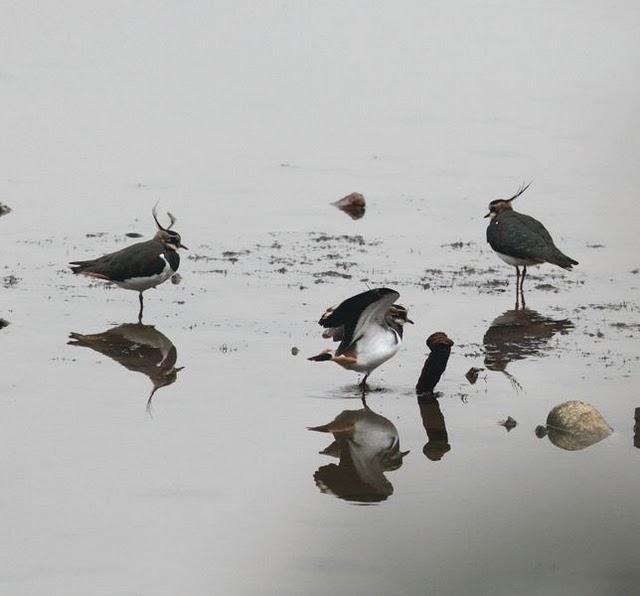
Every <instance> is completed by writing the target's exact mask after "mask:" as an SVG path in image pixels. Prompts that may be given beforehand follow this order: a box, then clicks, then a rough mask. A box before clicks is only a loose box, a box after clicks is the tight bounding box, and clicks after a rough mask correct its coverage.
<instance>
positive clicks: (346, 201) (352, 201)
mask: <svg viewBox="0 0 640 596" xmlns="http://www.w3.org/2000/svg"><path fill="white" fill-rule="evenodd" d="M332 205H335V206H336V207H337V208H338V209H340V211H344V212H345V213H346V214H347V215H348V216H349V217H351V219H360V218H361V217H364V212H365V210H366V206H367V205H366V202H365V200H364V196H362V195H361V194H360V193H359V192H352V193H351V194H350V195H347V196H346V197H343V198H342V199H340V200H339V201H336V202H335V203H332Z"/></svg>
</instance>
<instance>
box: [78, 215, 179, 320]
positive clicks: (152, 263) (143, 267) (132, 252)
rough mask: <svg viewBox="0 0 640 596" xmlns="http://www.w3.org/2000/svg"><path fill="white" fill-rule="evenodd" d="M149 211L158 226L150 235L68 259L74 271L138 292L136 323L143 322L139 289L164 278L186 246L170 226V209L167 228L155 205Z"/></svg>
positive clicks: (166, 278)
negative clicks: (109, 250) (118, 247)
mask: <svg viewBox="0 0 640 596" xmlns="http://www.w3.org/2000/svg"><path fill="white" fill-rule="evenodd" d="M152 214H153V219H154V220H155V222H156V225H157V226H158V231H157V232H156V235H155V236H154V237H153V239H151V240H147V241H146V242H138V243H136V244H132V245H131V246H127V247H126V248H123V249H121V250H118V251H116V252H112V253H110V254H108V255H104V256H102V257H99V258H97V259H93V260H90V261H72V262H71V263H69V265H71V270H72V271H73V272H74V273H82V274H83V275H87V276H89V277H96V278H98V279H104V280H106V281H109V282H112V283H114V284H116V285H117V286H119V287H121V288H124V289H125V290H134V291H136V292H138V293H139V300H140V311H139V312H138V322H139V323H141V322H142V310H143V308H144V303H143V298H142V293H143V292H144V291H145V290H148V289H149V288H155V287H156V286H157V285H159V284H161V283H163V282H165V281H167V280H168V279H169V278H170V277H171V276H172V275H173V274H174V273H175V272H176V271H177V270H178V266H179V265H180V255H179V254H178V249H179V248H185V249H186V248H187V247H186V246H185V245H184V244H182V241H181V239H180V234H178V232H176V231H174V230H172V229H171V228H172V227H173V224H174V223H175V221H176V219H175V217H174V216H173V215H171V213H167V215H168V216H169V219H170V221H171V223H170V225H169V227H167V228H163V227H162V226H161V225H160V222H159V221H158V216H157V213H156V207H154V208H153V210H152Z"/></svg>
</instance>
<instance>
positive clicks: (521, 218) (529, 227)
mask: <svg viewBox="0 0 640 596" xmlns="http://www.w3.org/2000/svg"><path fill="white" fill-rule="evenodd" d="M530 185H531V183H529V184H527V185H526V186H523V187H522V188H520V190H518V192H517V193H516V194H515V195H513V196H512V197H511V198H509V199H496V200H495V201H491V202H490V203H489V213H487V214H486V215H485V217H490V218H491V221H490V222H489V225H488V227H487V242H488V243H489V244H490V246H491V248H492V249H493V250H494V251H495V253H496V254H497V255H498V256H499V257H500V258H501V259H502V260H503V261H504V262H505V263H507V264H509V265H511V266H513V267H515V268H516V296H517V297H518V296H519V294H518V292H519V293H520V295H522V301H523V303H524V293H523V287H524V278H525V277H526V275H527V266H531V265H540V264H541V263H551V264H552V265H557V266H558V267H562V268H563V269H567V270H570V269H571V268H572V267H573V266H574V265H577V264H578V261H575V260H574V259H572V258H571V257H568V256H567V255H565V254H564V253H563V252H562V251H560V249H559V248H558V247H557V246H556V245H555V243H554V242H553V239H552V238H551V234H549V232H548V231H547V228H545V227H544V226H543V225H542V224H541V223H540V222H539V221H538V220H537V219H534V218H533V217H531V216H529V215H525V214H524V213H518V212H517V211H514V210H513V207H512V206H511V202H512V201H513V200H514V199H516V198H518V197H519V196H520V195H521V194H522V193H523V192H524V191H525V190H527V188H529V186H530ZM520 267H522V275H520ZM517 302H518V300H517V299H516V303H517Z"/></svg>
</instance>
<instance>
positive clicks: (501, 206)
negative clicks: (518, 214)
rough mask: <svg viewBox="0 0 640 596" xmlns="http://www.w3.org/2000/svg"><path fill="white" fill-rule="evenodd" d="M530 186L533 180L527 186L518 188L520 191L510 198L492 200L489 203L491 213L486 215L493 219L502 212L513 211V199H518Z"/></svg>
mask: <svg viewBox="0 0 640 596" xmlns="http://www.w3.org/2000/svg"><path fill="white" fill-rule="evenodd" d="M529 186H531V182H529V184H527V185H526V186H522V187H520V190H518V192H517V193H516V194H515V195H513V196H512V197H511V198H509V199H496V200H495V201H491V203H489V213H487V214H486V215H485V217H490V218H491V219H493V218H494V217H495V216H496V215H499V214H500V213H503V212H505V211H512V210H513V207H512V206H511V201H513V199H517V198H518V197H519V196H520V195H521V194H522V193H523V192H524V191H525V190H527V188H529Z"/></svg>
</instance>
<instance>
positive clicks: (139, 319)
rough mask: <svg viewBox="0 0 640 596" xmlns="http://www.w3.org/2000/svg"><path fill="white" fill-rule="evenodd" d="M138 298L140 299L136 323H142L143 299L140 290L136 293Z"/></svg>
mask: <svg viewBox="0 0 640 596" xmlns="http://www.w3.org/2000/svg"><path fill="white" fill-rule="evenodd" d="M138 299H139V300H140V311H139V312H138V323H140V324H141V325H142V311H143V309H144V299H143V298H142V292H140V293H139V294H138Z"/></svg>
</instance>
